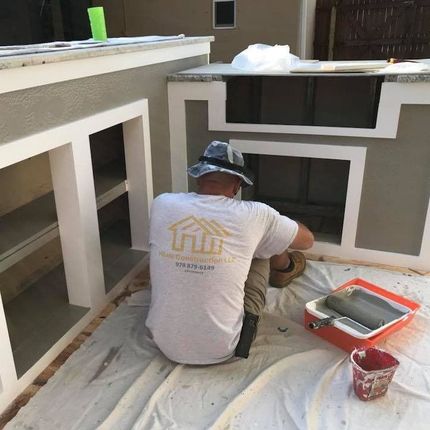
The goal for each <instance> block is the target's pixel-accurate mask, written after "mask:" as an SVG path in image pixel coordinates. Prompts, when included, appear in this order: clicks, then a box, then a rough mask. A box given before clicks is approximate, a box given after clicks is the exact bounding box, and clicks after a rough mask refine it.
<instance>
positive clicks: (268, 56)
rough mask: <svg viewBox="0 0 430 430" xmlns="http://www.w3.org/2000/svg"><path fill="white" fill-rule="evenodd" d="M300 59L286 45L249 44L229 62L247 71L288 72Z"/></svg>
mask: <svg viewBox="0 0 430 430" xmlns="http://www.w3.org/2000/svg"><path fill="white" fill-rule="evenodd" d="M299 61H300V59H299V57H296V56H295V55H293V54H291V53H290V47H289V46H288V45H275V46H271V45H264V44H262V43H256V44H255V45H249V46H248V48H246V49H245V50H244V51H242V52H240V53H239V54H237V55H236V56H235V57H234V59H233V61H232V62H231V65H232V67H234V68H236V69H241V70H248V71H256V72H259V71H260V72H261V71H267V72H288V71H289V70H290V69H291V68H292V67H294V66H295V65H296V64H297V63H298V62H299Z"/></svg>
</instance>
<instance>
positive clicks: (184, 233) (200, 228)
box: [169, 216, 231, 255]
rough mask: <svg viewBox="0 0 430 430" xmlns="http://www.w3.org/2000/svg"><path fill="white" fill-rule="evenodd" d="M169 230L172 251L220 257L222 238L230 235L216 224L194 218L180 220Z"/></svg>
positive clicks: (211, 221)
mask: <svg viewBox="0 0 430 430" xmlns="http://www.w3.org/2000/svg"><path fill="white" fill-rule="evenodd" d="M169 230H170V231H171V232H172V251H178V252H184V251H187V252H191V253H193V254H206V255H221V254H222V252H223V246H224V238H226V237H228V236H230V235H231V234H230V232H228V231H227V230H226V229H225V228H224V227H223V226H222V225H221V224H219V223H218V222H216V221H214V220H207V219H205V218H197V217H195V216H188V217H186V218H183V219H181V220H180V221H178V222H176V223H174V224H172V225H171V226H170V227H169Z"/></svg>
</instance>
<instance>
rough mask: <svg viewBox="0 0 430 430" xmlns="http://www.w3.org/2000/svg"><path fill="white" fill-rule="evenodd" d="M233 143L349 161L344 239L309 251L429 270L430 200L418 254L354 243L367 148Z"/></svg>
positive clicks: (249, 149)
mask: <svg viewBox="0 0 430 430" xmlns="http://www.w3.org/2000/svg"><path fill="white" fill-rule="evenodd" d="M230 143H231V144H232V145H233V146H234V147H235V148H237V149H239V150H240V151H241V152H242V153H245V154H268V155H279V156H290V157H308V158H325V159H336V160H349V161H350V167H349V176H348V188H347V193H346V202H345V213H344V221H343V228H342V238H341V243H340V245H335V244H332V243H328V242H315V244H314V246H313V248H311V249H310V250H309V252H311V253H316V254H322V255H327V256H333V257H341V258H347V259H354V260H361V261H371V262H377V263H381V264H387V265H392V266H401V267H410V268H415V269H420V270H430V201H429V206H428V209H427V216H426V220H425V227H424V233H423V237H422V242H421V250H420V254H419V255H418V256H415V255H407V254H400V253H394V252H386V251H377V250H372V249H364V248H357V247H356V246H355V242H356V235H357V224H358V216H359V209H360V200H361V190H362V184H363V177H364V167H365V161H366V148H364V147H357V146H344V145H342V146H340V145H319V144H312V143H291V142H273V141H259V140H241V139H231V140H230Z"/></svg>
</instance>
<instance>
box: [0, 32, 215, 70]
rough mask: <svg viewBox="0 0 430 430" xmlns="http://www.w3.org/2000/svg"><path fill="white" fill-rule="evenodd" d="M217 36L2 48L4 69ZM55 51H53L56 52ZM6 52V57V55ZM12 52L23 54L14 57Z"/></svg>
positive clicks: (0, 62)
mask: <svg viewBox="0 0 430 430" xmlns="http://www.w3.org/2000/svg"><path fill="white" fill-rule="evenodd" d="M213 41H214V37H213V36H202V37H184V36H183V35H180V36H167V37H164V36H143V37H136V38H135V37H130V38H117V39H108V41H107V42H104V43H94V42H90V41H76V42H52V43H49V44H39V45H27V46H16V47H5V46H1V47H0V70H2V69H13V68H18V67H25V66H35V65H40V64H49V63H57V62H61V61H70V60H81V59H85V58H93V57H99V56H106V55H116V54H125V53H130V52H138V51H142V52H144V51H149V50H154V49H163V48H171V47H176V46H184V45H192V44H199V43H208V42H213ZM52 51H53V52H52ZM2 52H3V53H4V55H2ZM11 52H17V53H19V52H22V53H19V54H16V55H11V54H10V53H11Z"/></svg>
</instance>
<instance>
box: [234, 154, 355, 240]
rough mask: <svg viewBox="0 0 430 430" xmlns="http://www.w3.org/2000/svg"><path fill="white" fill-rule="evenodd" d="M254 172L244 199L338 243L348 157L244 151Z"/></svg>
mask: <svg viewBox="0 0 430 430" xmlns="http://www.w3.org/2000/svg"><path fill="white" fill-rule="evenodd" d="M246 158H247V161H246V162H247V165H248V166H249V167H250V169H251V170H252V171H253V173H254V175H255V180H254V187H250V188H249V189H246V188H245V189H244V190H243V193H242V198H243V199H244V200H256V201H261V202H263V203H266V204H268V205H269V206H272V207H273V208H274V209H276V210H277V211H279V212H280V213H281V214H282V215H286V216H288V217H290V218H292V219H294V220H297V221H300V222H302V223H303V224H305V225H306V226H308V227H309V228H310V229H311V230H312V231H313V232H314V234H315V238H316V240H318V241H321V242H330V243H335V244H340V242H341V238H342V228H343V221H344V213H345V202H346V193H347V188H348V176H349V161H346V160H328V159H322V158H304V157H287V156H275V155H255V154H253V155H250V154H247V155H246Z"/></svg>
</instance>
